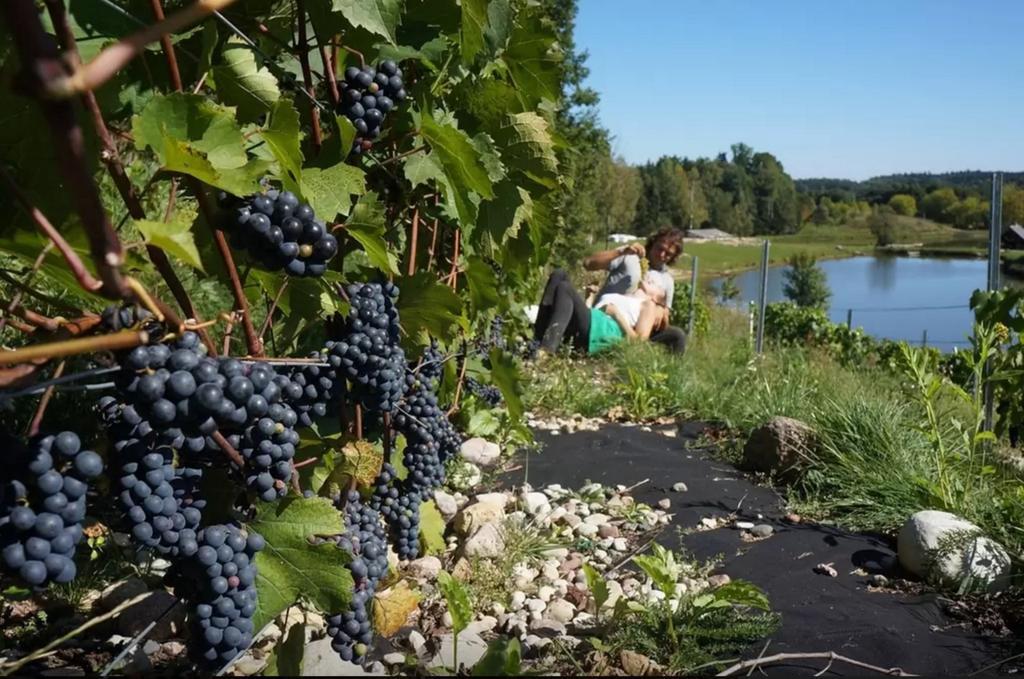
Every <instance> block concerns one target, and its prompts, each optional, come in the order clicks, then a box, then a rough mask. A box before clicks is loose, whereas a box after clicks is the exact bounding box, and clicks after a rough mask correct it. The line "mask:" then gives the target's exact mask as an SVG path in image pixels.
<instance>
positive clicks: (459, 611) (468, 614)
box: [437, 571, 473, 634]
mask: <svg viewBox="0 0 1024 679" xmlns="http://www.w3.org/2000/svg"><path fill="white" fill-rule="evenodd" d="M437 588H438V589H439V590H441V594H442V595H443V596H444V600H445V603H447V604H448V612H449V613H451V616H452V631H453V632H455V633H456V634H458V633H459V632H461V631H462V630H464V629H466V627H467V626H468V625H469V623H470V622H471V621H472V620H473V605H472V604H471V603H470V602H469V592H467V591H466V587H465V585H463V584H462V583H461V582H459V581H458V580H456V579H455V578H453V577H452V576H451V574H450V573H448V572H447V571H441V572H440V573H438V574H437Z"/></svg>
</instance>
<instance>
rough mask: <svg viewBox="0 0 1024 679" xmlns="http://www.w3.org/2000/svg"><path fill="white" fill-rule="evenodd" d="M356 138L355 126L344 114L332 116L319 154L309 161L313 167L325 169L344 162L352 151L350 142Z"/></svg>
mask: <svg viewBox="0 0 1024 679" xmlns="http://www.w3.org/2000/svg"><path fill="white" fill-rule="evenodd" d="M355 138H356V128H355V126H354V125H352V121H351V120H349V119H348V118H346V117H345V116H334V117H333V120H332V124H331V135H330V136H329V137H328V138H327V141H325V142H324V145H323V147H322V148H321V149H320V154H319V155H318V156H317V157H316V158H315V159H314V160H313V161H312V162H311V163H310V165H311V166H313V167H319V168H321V169H327V168H329V167H333V166H335V165H337V164H338V163H344V162H345V160H346V159H347V158H348V157H349V155H350V154H351V153H352V142H353V141H354V140H355Z"/></svg>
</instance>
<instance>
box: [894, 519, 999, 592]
mask: <svg viewBox="0 0 1024 679" xmlns="http://www.w3.org/2000/svg"><path fill="white" fill-rule="evenodd" d="M896 552H897V556H898V558H899V562H900V565H901V566H902V567H903V569H904V570H906V571H908V572H909V573H913V574H914V575H916V576H918V577H920V578H923V579H926V580H932V581H937V582H939V583H940V584H943V585H945V586H948V587H956V588H959V587H961V586H966V587H967V588H969V589H989V590H996V589H1001V588H1002V587H1004V586H1005V585H1006V584H1007V582H1008V580H1009V576H1010V571H1011V563H1010V555H1009V553H1008V552H1007V551H1006V549H1004V548H1003V546H1002V545H1000V544H999V543H998V542H996V541H995V540H992V539H991V538H988V537H986V536H985V535H984V534H983V533H982V530H981V529H980V528H979V527H978V526H976V525H974V524H973V523H971V522H970V521H967V520H966V519H962V518H960V517H959V516H957V515H955V514H950V513H949V512H940V511H935V510H926V511H921V512H917V513H916V514H914V515H913V516H911V517H910V518H909V519H907V522H906V523H905V524H903V527H902V528H901V529H900V532H899V536H898V537H897V541H896Z"/></svg>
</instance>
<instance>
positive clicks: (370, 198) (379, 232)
mask: <svg viewBox="0 0 1024 679" xmlns="http://www.w3.org/2000/svg"><path fill="white" fill-rule="evenodd" d="M344 231H345V233H347V234H348V235H349V236H351V237H352V238H354V239H355V240H356V241H357V242H358V243H359V244H360V245H361V246H363V250H365V251H366V256H367V257H368V258H369V260H370V264H372V265H373V266H375V267H377V268H378V269H380V270H381V271H384V272H385V273H392V274H397V273H398V259H397V258H396V257H395V255H394V253H392V252H391V251H390V250H389V249H388V243H387V240H386V238H385V233H384V232H385V226H384V205H383V204H382V203H381V202H380V199H379V198H378V197H377V194H376V192H374V191H369V192H368V193H366V194H364V195H363V197H362V198H360V199H359V202H358V203H356V206H355V209H353V210H352V215H351V216H350V217H349V218H348V220H347V221H346V222H345V228H344Z"/></svg>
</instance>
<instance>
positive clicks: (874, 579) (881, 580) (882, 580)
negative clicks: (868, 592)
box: [868, 573, 889, 587]
mask: <svg viewBox="0 0 1024 679" xmlns="http://www.w3.org/2000/svg"><path fill="white" fill-rule="evenodd" d="M868 582H869V583H870V584H871V585H872V586H873V587H887V586H888V585H889V578H887V577H885V576H884V575H882V574H881V573H875V574H874V575H872V576H871V577H870V578H868Z"/></svg>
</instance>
